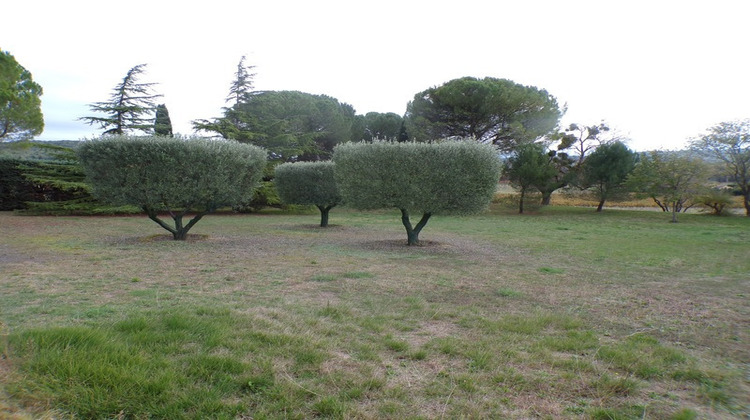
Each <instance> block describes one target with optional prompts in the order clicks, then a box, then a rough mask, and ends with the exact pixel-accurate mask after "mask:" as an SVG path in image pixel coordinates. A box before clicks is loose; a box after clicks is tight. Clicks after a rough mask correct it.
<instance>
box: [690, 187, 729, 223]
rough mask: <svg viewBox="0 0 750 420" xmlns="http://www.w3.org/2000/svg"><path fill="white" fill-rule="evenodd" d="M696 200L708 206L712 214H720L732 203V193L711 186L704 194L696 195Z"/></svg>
mask: <svg viewBox="0 0 750 420" xmlns="http://www.w3.org/2000/svg"><path fill="white" fill-rule="evenodd" d="M695 201H696V202H697V203H698V204H702V205H704V206H706V207H708V208H709V209H710V211H711V214H714V215H717V216H720V215H722V214H725V212H724V210H725V209H726V207H727V206H729V205H730V204H732V195H731V194H730V193H729V191H727V190H720V189H717V188H711V189H709V190H708V191H706V192H705V193H704V194H701V195H699V196H698V197H696V199H695Z"/></svg>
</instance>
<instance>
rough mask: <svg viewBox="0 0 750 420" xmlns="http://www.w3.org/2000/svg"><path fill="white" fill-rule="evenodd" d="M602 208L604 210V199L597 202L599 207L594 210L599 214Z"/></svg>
mask: <svg viewBox="0 0 750 420" xmlns="http://www.w3.org/2000/svg"><path fill="white" fill-rule="evenodd" d="M602 208H604V199H602V200H600V201H599V206H598V207H597V208H596V211H597V212H601V211H602Z"/></svg>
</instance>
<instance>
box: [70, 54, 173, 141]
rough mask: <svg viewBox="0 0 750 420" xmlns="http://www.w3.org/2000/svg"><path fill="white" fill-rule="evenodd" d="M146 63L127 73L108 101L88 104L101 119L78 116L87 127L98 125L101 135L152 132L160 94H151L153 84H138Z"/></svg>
mask: <svg viewBox="0 0 750 420" xmlns="http://www.w3.org/2000/svg"><path fill="white" fill-rule="evenodd" d="M145 67H146V64H139V65H137V66H135V67H133V68H131V69H130V70H128V73H127V74H126V75H125V77H124V78H123V79H122V82H121V83H120V84H118V85H117V86H115V88H114V89H113V90H112V94H111V95H110V98H109V101H106V102H94V103H93V104H91V105H89V108H90V109H91V111H93V112H99V113H103V114H104V116H93V117H81V118H79V120H82V121H85V122H86V123H88V124H89V125H98V126H99V128H101V129H103V130H104V132H103V133H102V134H104V135H107V134H114V135H118V134H119V135H122V134H126V133H130V132H132V131H142V132H144V133H151V131H152V130H153V129H154V124H153V121H154V118H153V116H152V115H153V112H154V109H155V105H154V101H155V100H156V98H159V97H161V96H163V95H158V94H155V93H154V92H153V86H154V85H156V83H139V82H138V78H139V76H141V75H142V74H143V73H144V71H145Z"/></svg>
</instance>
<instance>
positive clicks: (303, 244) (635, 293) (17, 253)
mask: <svg viewBox="0 0 750 420" xmlns="http://www.w3.org/2000/svg"><path fill="white" fill-rule="evenodd" d="M668 221H669V216H668V215H665V214H663V213H659V212H638V211H626V210H622V211H620V210H606V209H605V211H604V212H603V213H602V214H596V213H595V212H593V210H591V209H579V208H565V207H549V208H544V209H541V210H540V211H539V212H537V213H536V214H529V215H517V214H514V213H513V211H512V210H507V209H503V208H500V207H497V208H493V209H491V211H490V212H488V213H486V214H483V215H480V216H473V217H463V218H454V217H440V216H436V217H433V218H432V219H431V220H430V222H429V224H428V225H427V227H426V228H425V229H424V230H423V232H422V234H421V236H420V239H421V240H422V241H423V246H420V247H407V246H405V242H406V233H405V231H404V229H403V227H402V226H401V224H400V215H399V213H398V211H396V210H394V211H383V212H367V213H360V212H355V211H349V210H345V209H334V210H333V211H332V212H331V220H330V222H331V224H332V225H331V226H330V227H329V228H325V229H323V228H319V227H317V222H318V215H317V212H309V213H298V214H288V213H275V212H269V213H264V214H255V215H209V216H207V217H206V218H204V219H203V220H201V222H200V223H198V224H197V225H196V227H195V228H193V230H192V231H191V234H192V235H191V237H190V239H189V240H188V241H184V242H176V241H172V240H171V236H170V235H169V234H168V233H167V232H165V231H162V230H161V229H160V228H159V227H158V226H157V225H156V224H154V223H153V222H151V221H149V220H148V219H147V218H146V217H141V216H131V217H24V216H17V215H13V214H10V213H0V238H2V240H0V356H1V357H0V384H2V385H0V418H11V419H16V418H18V419H23V418H45V417H46V418H68V417H74V418H134V419H140V418H169V419H176V418H195V419H198V418H227V419H235V418H242V419H250V418H253V419H276V418H290V419H303V418H346V419H350V418H360V419H382V418H393V419H407V418H408V419H421V418H423V419H433V418H446V419H447V418H524V419H526V418H553V419H555V418H593V419H641V418H648V419H694V418H710V419H722V418H746V416H748V415H750V408H749V405H748V404H749V403H750V401H749V400H750V398H748V396H749V395H750V382H749V379H748V378H750V304H748V297H750V218H745V217H713V216H706V215H695V214H684V215H680V223H677V224H672V223H669V222H668Z"/></svg>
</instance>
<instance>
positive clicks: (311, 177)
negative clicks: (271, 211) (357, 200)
mask: <svg viewBox="0 0 750 420" xmlns="http://www.w3.org/2000/svg"><path fill="white" fill-rule="evenodd" d="M275 175H276V176H275V177H274V180H273V182H274V184H275V185H276V191H277V192H278V193H279V197H280V198H281V201H282V202H284V203H286V204H299V205H303V206H310V205H312V206H316V207H317V208H318V210H320V226H321V227H326V226H328V212H329V211H330V210H331V209H332V208H333V207H335V206H336V205H338V204H339V203H340V202H341V194H339V189H338V187H337V186H336V180H335V179H334V163H333V162H331V161H323V162H295V163H282V164H281V165H279V166H277V167H276V169H275Z"/></svg>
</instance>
